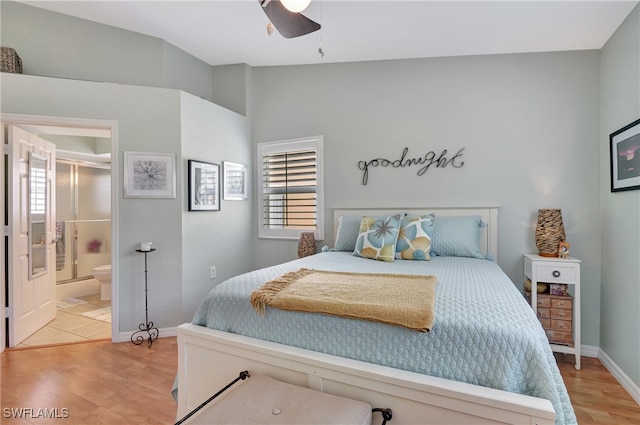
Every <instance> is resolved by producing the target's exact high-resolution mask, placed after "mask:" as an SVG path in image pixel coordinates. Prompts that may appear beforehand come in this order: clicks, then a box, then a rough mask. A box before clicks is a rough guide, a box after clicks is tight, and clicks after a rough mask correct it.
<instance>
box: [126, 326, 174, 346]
mask: <svg viewBox="0 0 640 425" xmlns="http://www.w3.org/2000/svg"><path fill="white" fill-rule="evenodd" d="M134 332H137V331H128V332H120V333H119V334H118V335H117V336H116V338H115V339H114V340H113V342H127V341H131V335H132V334H133V333H134ZM176 335H178V328H177V327H173V328H160V329H158V338H167V337H170V336H176Z"/></svg>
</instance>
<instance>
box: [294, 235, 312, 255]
mask: <svg viewBox="0 0 640 425" xmlns="http://www.w3.org/2000/svg"><path fill="white" fill-rule="evenodd" d="M315 253H316V238H315V235H314V233H313V232H302V233H300V241H299V242H298V257H300V258H302V257H307V256H309V255H313V254H315Z"/></svg>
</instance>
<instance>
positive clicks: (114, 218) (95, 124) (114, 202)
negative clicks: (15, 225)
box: [0, 113, 120, 352]
mask: <svg viewBox="0 0 640 425" xmlns="http://www.w3.org/2000/svg"><path fill="white" fill-rule="evenodd" d="M0 123H2V135H1V137H0V141H2V146H3V147H2V149H3V150H4V145H5V144H6V140H5V139H4V124H15V125H18V126H25V127H27V128H28V127H29V126H40V125H42V126H56V127H69V128H77V129H96V130H109V131H110V132H111V341H112V342H117V341H118V340H119V333H120V332H119V328H120V326H119V302H118V300H119V298H118V286H119V285H118V281H119V279H118V270H119V267H118V263H119V258H118V247H119V245H120V244H119V239H118V234H119V232H118V228H119V223H118V203H119V197H118V195H119V193H120V191H119V190H118V187H119V186H118V176H119V175H120V173H119V170H120V161H119V159H120V158H119V155H118V122H117V121H111V120H97V119H86V118H71V117H52V116H44V115H29V114H13V113H0ZM0 162H1V163H2V164H1V165H0V185H1V187H2V188H4V185H5V182H4V179H5V177H4V174H5V170H4V157H3V159H2V161H0ZM0 206H2V207H3V208H2V211H5V209H6V205H5V201H4V195H3V196H2V200H0ZM5 225H6V224H5V223H4V220H3V223H2V232H1V233H2V235H3V236H6V235H5V231H4V229H5ZM4 251H5V240H4V238H3V240H2V243H0V254H1V258H2V264H3V265H2V268H1V270H2V271H1V272H0V274H1V277H0V283H1V286H0V352H2V351H4V350H5V348H6V339H7V335H6V326H5V323H6V322H5V319H6V315H5V306H6V299H5V294H6V285H8V284H9V282H7V281H6V279H5V268H6V266H7V264H6V255H5V254H6V253H5V252H4Z"/></svg>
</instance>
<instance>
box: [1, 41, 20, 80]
mask: <svg viewBox="0 0 640 425" xmlns="http://www.w3.org/2000/svg"><path fill="white" fill-rule="evenodd" d="M0 72H11V73H13V74H22V59H20V56H18V53H16V51H15V49H12V48H11V47H0Z"/></svg>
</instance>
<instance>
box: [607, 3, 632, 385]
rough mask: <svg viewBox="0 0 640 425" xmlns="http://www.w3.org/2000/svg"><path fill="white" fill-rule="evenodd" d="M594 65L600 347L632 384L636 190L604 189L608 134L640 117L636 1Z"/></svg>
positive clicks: (608, 176) (608, 162)
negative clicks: (599, 222)
mask: <svg viewBox="0 0 640 425" xmlns="http://www.w3.org/2000/svg"><path fill="white" fill-rule="evenodd" d="M600 66H601V79H600V91H601V101H600V105H601V113H600V119H601V128H600V144H599V145H600V185H599V187H600V196H601V199H600V208H601V210H602V228H601V231H602V293H601V297H602V314H601V319H600V348H601V349H602V350H603V351H604V352H605V353H606V354H607V355H608V356H609V357H611V359H613V361H614V362H615V363H616V365H617V366H618V367H620V368H621V369H622V370H623V371H624V373H625V374H626V375H627V376H628V377H629V379H631V380H632V381H633V382H634V384H635V385H636V389H637V387H639V386H640V327H638V324H639V323H640V261H639V260H638V259H640V191H639V190H634V191H628V192H616V193H612V192H611V191H610V187H611V186H610V174H609V173H610V171H609V170H610V161H609V134H611V133H613V132H614V131H616V130H618V129H620V128H622V127H624V126H626V125H627V124H630V123H631V122H633V121H635V120H637V119H638V118H640V6H637V7H636V8H635V9H634V10H633V12H632V13H631V14H630V15H629V17H628V18H627V19H626V20H625V21H624V23H623V24H622V25H621V26H620V28H618V30H617V31H616V33H615V34H614V35H613V36H612V37H611V39H609V41H608V42H607V44H606V45H605V46H604V47H603V49H602V54H601V65H600ZM638 397H640V393H639V394H638Z"/></svg>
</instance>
